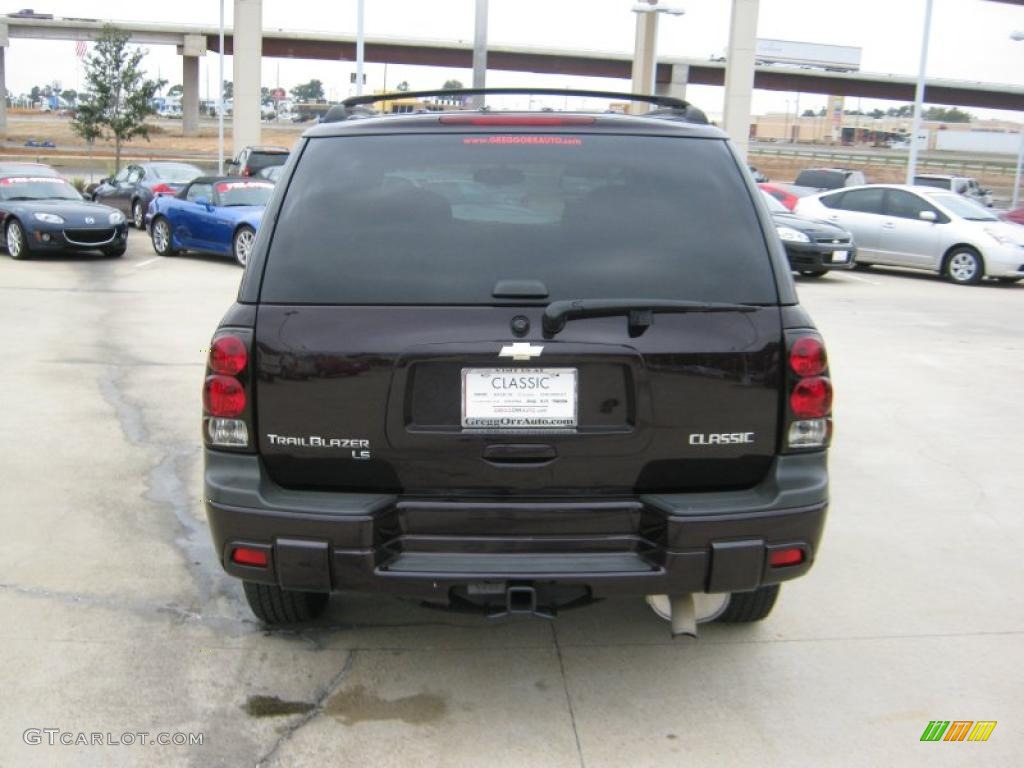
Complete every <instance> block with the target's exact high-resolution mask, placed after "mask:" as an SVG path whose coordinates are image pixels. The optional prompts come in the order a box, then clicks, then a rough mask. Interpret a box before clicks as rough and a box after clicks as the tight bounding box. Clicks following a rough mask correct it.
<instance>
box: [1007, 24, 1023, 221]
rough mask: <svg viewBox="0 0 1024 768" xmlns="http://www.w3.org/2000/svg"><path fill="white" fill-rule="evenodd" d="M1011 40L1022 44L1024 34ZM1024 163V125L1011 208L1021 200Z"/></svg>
mask: <svg viewBox="0 0 1024 768" xmlns="http://www.w3.org/2000/svg"><path fill="white" fill-rule="evenodd" d="M1010 39H1011V40H1016V41H1018V42H1020V41H1021V40H1024V32H1014V33H1013V34H1012V35H1010ZM1021 163H1024V125H1021V127H1020V145H1019V146H1018V148H1017V168H1016V170H1015V171H1014V174H1013V196H1012V198H1013V199H1012V201H1011V202H1010V207H1011V208H1016V207H1017V203H1018V201H1019V200H1020V166H1021Z"/></svg>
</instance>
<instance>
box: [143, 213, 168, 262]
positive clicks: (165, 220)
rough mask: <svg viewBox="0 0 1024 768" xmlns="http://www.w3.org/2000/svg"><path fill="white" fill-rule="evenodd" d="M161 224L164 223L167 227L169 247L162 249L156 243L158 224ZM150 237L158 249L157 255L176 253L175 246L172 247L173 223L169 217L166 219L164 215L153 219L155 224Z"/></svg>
mask: <svg viewBox="0 0 1024 768" xmlns="http://www.w3.org/2000/svg"><path fill="white" fill-rule="evenodd" d="M161 224H163V226H165V227H167V248H165V249H164V250H162V251H161V250H160V249H159V248H158V247H157V244H156V228H157V226H159V225H161ZM149 239H150V242H151V243H152V244H153V250H154V251H156V255H157V256H173V255H174V248H172V247H171V225H170V224H169V223H168V222H167V219H165V218H164V217H163V216H158V217H156V218H155V219H153V226H152V231H151V232H150V235H149Z"/></svg>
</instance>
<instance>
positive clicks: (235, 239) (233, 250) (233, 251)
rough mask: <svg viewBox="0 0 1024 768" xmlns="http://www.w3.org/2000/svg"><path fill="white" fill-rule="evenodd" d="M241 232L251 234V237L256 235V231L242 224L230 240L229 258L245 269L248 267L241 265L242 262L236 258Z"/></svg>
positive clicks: (245, 264) (244, 264)
mask: <svg viewBox="0 0 1024 768" xmlns="http://www.w3.org/2000/svg"><path fill="white" fill-rule="evenodd" d="M243 232H251V233H252V234H253V235H255V234H256V230H255V229H253V228H252V227H250V226H249V225H248V224H243V225H242V226H240V227H239V228H238V229H237V230H236V231H235V236H234V237H232V238H231V256H232V258H234V260H235V263H236V264H237V265H238V266H240V267H242V268H243V269H245V268H246V267H247V266H249V265H248V264H247V263H242V260H241V259H239V258H238V238H239V237H241V236H242V233H243ZM249 255H250V256H252V254H251V253H250V254H249Z"/></svg>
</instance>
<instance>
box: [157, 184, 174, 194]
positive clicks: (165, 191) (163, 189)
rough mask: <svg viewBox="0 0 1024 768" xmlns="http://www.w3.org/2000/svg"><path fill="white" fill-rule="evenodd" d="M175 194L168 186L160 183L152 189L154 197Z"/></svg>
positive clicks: (172, 188)
mask: <svg viewBox="0 0 1024 768" xmlns="http://www.w3.org/2000/svg"><path fill="white" fill-rule="evenodd" d="M176 192H177V190H176V189H174V187H172V186H171V185H170V184H164V183H162V182H161V183H160V184H157V185H156V186H155V187H153V194H154V195H173V194H175V193H176Z"/></svg>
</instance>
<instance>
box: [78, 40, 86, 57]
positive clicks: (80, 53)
mask: <svg viewBox="0 0 1024 768" xmlns="http://www.w3.org/2000/svg"><path fill="white" fill-rule="evenodd" d="M87 50H88V48H87V47H86V44H85V40H79V41H78V42H77V43H75V56H77V57H78V58H80V59H81V58H83V57H84V56H85V53H86V51H87Z"/></svg>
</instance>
